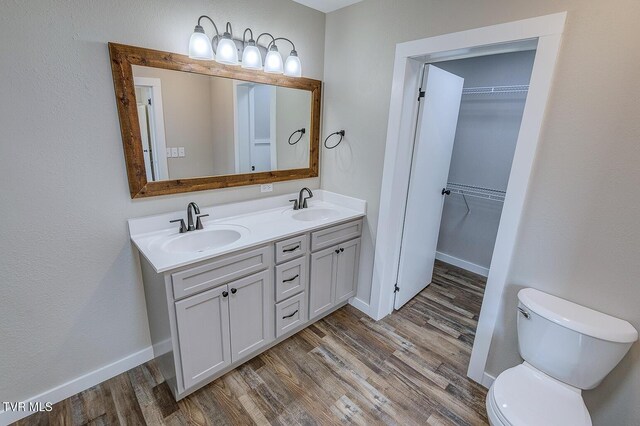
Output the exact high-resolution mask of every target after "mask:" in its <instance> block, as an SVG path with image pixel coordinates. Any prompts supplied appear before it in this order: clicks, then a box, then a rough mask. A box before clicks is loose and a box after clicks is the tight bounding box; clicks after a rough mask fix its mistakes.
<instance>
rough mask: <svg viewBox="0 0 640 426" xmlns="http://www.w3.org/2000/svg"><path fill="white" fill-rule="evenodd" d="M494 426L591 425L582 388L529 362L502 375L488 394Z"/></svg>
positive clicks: (491, 419)
mask: <svg viewBox="0 0 640 426" xmlns="http://www.w3.org/2000/svg"><path fill="white" fill-rule="evenodd" d="M487 414H488V416H489V420H490V421H491V424H492V425H493V426H537V425H545V426H555V425H558V426H591V416H590V415H589V411H587V407H586V406H585V405H584V401H583V399H582V395H581V392H580V390H579V389H577V388H574V387H572V386H569V385H567V384H564V383H562V382H559V381H557V380H555V379H553V378H551V377H549V376H547V375H546V374H544V373H542V372H541V371H539V370H536V369H535V368H533V367H532V366H530V365H529V364H527V363H523V364H520V365H518V366H517V367H513V368H510V369H509V370H506V371H504V372H503V373H502V374H500V375H499V376H498V377H497V378H496V380H495V382H494V383H493V385H492V386H491V388H490V389H489V393H488V394H487Z"/></svg>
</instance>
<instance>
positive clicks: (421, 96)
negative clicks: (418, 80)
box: [418, 89, 427, 102]
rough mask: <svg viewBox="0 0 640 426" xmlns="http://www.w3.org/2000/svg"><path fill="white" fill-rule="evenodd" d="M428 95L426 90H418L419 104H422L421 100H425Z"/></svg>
mask: <svg viewBox="0 0 640 426" xmlns="http://www.w3.org/2000/svg"><path fill="white" fill-rule="evenodd" d="M426 94H427V92H425V91H424V90H421V89H418V102H420V99H422V98H424V97H425V95H426Z"/></svg>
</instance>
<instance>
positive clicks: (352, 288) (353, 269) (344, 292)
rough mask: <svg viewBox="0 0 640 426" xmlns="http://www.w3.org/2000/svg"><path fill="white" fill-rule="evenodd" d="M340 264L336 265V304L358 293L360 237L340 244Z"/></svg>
mask: <svg viewBox="0 0 640 426" xmlns="http://www.w3.org/2000/svg"><path fill="white" fill-rule="evenodd" d="M338 250H340V253H339V254H338V264H337V266H336V300H335V304H338V303H340V302H343V301H345V300H348V299H349V298H351V297H353V296H355V295H356V284H357V281H358V268H359V260H360V238H357V239H355V240H351V241H348V242H346V243H342V244H340V248H339V249H338Z"/></svg>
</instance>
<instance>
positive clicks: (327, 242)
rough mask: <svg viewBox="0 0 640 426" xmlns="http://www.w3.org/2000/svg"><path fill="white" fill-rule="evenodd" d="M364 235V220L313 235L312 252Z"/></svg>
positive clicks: (316, 232) (313, 233)
mask: <svg viewBox="0 0 640 426" xmlns="http://www.w3.org/2000/svg"><path fill="white" fill-rule="evenodd" d="M360 234H362V219H360V220H357V221H353V222H348V223H343V224H342V225H338V226H332V227H331V228H326V229H321V230H319V231H315V232H312V233H311V251H316V250H320V249H323V248H325V247H329V246H332V245H334V244H339V243H341V242H344V241H347V240H350V239H352V238H357V237H359V236H360Z"/></svg>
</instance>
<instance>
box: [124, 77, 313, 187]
mask: <svg viewBox="0 0 640 426" xmlns="http://www.w3.org/2000/svg"><path fill="white" fill-rule="evenodd" d="M133 79H134V84H135V90H136V104H137V109H138V121H139V124H140V132H141V143H142V150H143V153H144V164H145V170H146V176H147V181H159V180H167V179H185V178H192V177H201V176H220V175H231V174H237V173H254V172H266V171H273V170H287V169H300V168H305V167H308V165H309V138H308V134H307V132H306V129H309V125H310V120H311V93H310V92H309V91H305V90H300V89H293V88H289V87H280V86H273V85H268V84H262V83H254V82H247V81H241V80H234V79H229V78H224V77H215V76H209V75H202V74H195V73H188V72H182V71H174V70H167V69H160V68H151V67H144V66H136V65H134V66H133ZM300 129H305V132H304V134H301V133H302V132H298V130H300ZM296 141H297V143H295V144H290V143H293V142H296ZM173 151H175V153H176V154H177V155H173V154H174V152H173Z"/></svg>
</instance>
